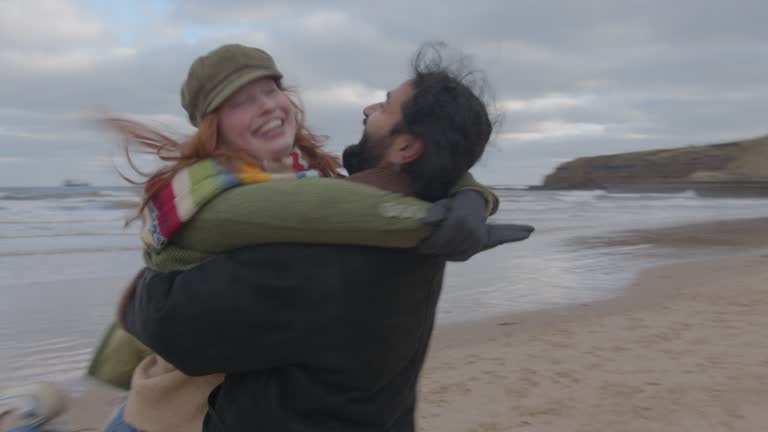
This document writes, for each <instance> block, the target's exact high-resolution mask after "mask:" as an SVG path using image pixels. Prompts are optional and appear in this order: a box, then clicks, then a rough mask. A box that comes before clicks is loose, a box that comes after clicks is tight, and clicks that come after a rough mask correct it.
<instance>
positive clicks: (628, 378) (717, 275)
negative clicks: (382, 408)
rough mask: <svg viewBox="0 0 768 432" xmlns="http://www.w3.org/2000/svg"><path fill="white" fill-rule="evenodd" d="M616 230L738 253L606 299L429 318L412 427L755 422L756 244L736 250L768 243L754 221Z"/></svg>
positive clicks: (767, 404)
mask: <svg viewBox="0 0 768 432" xmlns="http://www.w3.org/2000/svg"><path fill="white" fill-rule="evenodd" d="M623 241H624V242H625V243H622V244H651V245H653V246H660V247H676V248H701V247H720V246H725V247H729V248H733V250H734V251H738V252H739V253H740V254H741V255H740V256H733V257H727V258H718V259H708V260H704V261H697V262H688V263H682V264H673V265H668V266H664V267H659V268H655V269H651V270H648V271H645V272H643V273H642V274H641V275H640V276H639V277H638V278H637V279H636V281H635V282H634V283H633V284H632V285H631V286H630V287H629V288H628V289H627V290H626V294H625V295H623V296H621V297H619V298H615V299H612V300H607V301H599V302H594V303H590V304H583V305H578V306H568V307H564V308H560V309H554V310H548V311H541V312H534V313H526V314H516V315H509V316H505V317H499V318H496V319H493V320H485V321H482V322H475V323H466V324H461V325H454V326H447V327H442V328H439V329H438V330H437V334H436V337H435V339H434V343H433V345H432V350H431V352H430V355H429V358H428V361H427V364H426V366H425V370H424V373H423V375H422V380H421V385H420V396H419V401H420V405H419V425H420V428H419V429H420V430H422V431H442V432H450V431H457V432H458V431H473V432H481V431H537V432H538V431H583V432H588V431H589V432H592V431H627V432H633V431H637V432H640V431H643V432H644V431H659V432H666V431H669V432H673V431H675V432H676V431H684V430H691V431H745V432H746V431H758V430H767V429H768V333H766V330H765V329H767V328H768V253H765V252H761V251H760V250H759V249H751V250H752V251H753V252H752V253H751V255H748V256H744V255H743V253H744V252H745V250H749V249H747V248H765V247H768V222H766V221H765V220H751V221H744V222H733V223H732V222H727V223H712V224H700V225H688V226H685V227H677V228H665V229H661V230H649V231H646V232H640V231H638V232H633V233H627V236H625V237H624V240H623ZM631 242H637V243H631ZM617 271H618V269H617Z"/></svg>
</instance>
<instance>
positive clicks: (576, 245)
mask: <svg viewBox="0 0 768 432" xmlns="http://www.w3.org/2000/svg"><path fill="white" fill-rule="evenodd" d="M497 193H498V194H499V196H500V198H501V202H502V203H501V209H500V211H499V213H498V214H497V215H496V216H494V218H493V220H494V221H496V222H511V223H528V224H532V225H534V226H536V228H537V231H536V232H535V233H534V235H533V236H532V237H531V238H530V239H529V240H527V241H525V242H521V243H515V244H510V245H505V246H502V247H499V248H496V249H494V250H492V251H488V252H485V253H483V254H481V255H478V256H476V257H474V258H473V259H471V260H470V261H468V262H466V263H452V264H450V265H449V267H448V271H447V276H446V283H445V288H444V291H443V296H442V298H441V301H440V309H439V316H438V322H439V323H448V322H456V321H467V320H476V319H483V318H486V317H490V316H494V315H499V314H502V313H507V312H516V311H530V310H537V309H544V308H549V307H554V306H561V305H567V304H576V303H582V302H588V301H592V300H597V299H603V298H609V297H612V296H616V295H618V294H620V293H621V290H622V288H623V287H624V286H626V284H627V283H629V282H630V281H631V279H632V278H633V277H634V276H635V275H636V274H637V272H638V271H640V270H642V269H644V268H646V267H649V266H653V265H656V264H659V263H663V262H669V261H673V260H686V259H692V258H695V257H696V256H697V255H706V254H716V253H734V251H716V250H701V251H689V250H686V251H684V252H682V251H680V250H658V249H653V248H651V247H650V246H643V245H639V246H610V247H608V246H606V247H595V246H589V247H587V246H586V245H585V242H584V240H589V239H591V238H596V237H605V236H610V235H611V233H615V232H619V231H624V230H634V229H643V228H653V227H663V226H672V225H679V224H687V223H694V222H707V221H716V220H730V219H746V218H754V217H760V216H764V215H767V214H768V199H748V198H742V199H736V198H734V199H728V198H703V197H699V196H697V195H696V194H695V193H693V192H683V193H679V194H613V193H606V192H602V191H567V192H566V191H528V190H524V189H522V188H515V187H506V188H498V189H497ZM138 200H139V198H138V194H137V191H136V189H134V188H129V187H53V188H0V298H2V300H1V301H0V388H3V387H6V386H12V385H17V384H23V383H28V382H31V381H40V380H67V379H70V378H75V377H77V376H79V375H81V374H82V373H83V371H84V368H85V367H86V365H87V363H88V361H89V359H90V356H91V355H92V352H93V349H94V347H95V345H96V344H97V342H98V339H99V337H100V336H101V334H102V333H103V331H104V330H105V326H106V325H107V324H108V323H109V322H110V321H111V320H112V318H113V317H114V312H115V306H116V302H117V299H118V296H119V294H120V292H121V290H122V289H123V288H124V286H125V284H126V283H127V281H128V280H129V278H130V277H131V276H132V275H133V274H135V272H136V271H137V270H138V269H139V268H140V266H141V254H140V242H139V238H138V230H139V227H138V224H133V225H129V226H128V227H125V226H124V225H125V221H126V219H127V218H128V217H129V216H130V215H131V210H132V209H133V208H134V207H135V205H136V204H137V203H138Z"/></svg>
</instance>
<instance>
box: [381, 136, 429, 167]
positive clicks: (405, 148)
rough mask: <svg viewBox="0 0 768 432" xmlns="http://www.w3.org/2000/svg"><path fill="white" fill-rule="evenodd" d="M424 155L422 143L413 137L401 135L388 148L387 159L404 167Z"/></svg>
mask: <svg viewBox="0 0 768 432" xmlns="http://www.w3.org/2000/svg"><path fill="white" fill-rule="evenodd" d="M422 153H424V143H423V142H422V141H421V139H419V138H416V137H415V136H413V135H409V134H402V135H400V136H398V137H397V139H395V142H394V143H393V145H392V147H390V151H389V155H387V159H389V161H390V162H393V163H395V164H398V165H404V164H407V163H410V162H413V161H415V160H416V159H418V158H419V157H420V156H421V154H422Z"/></svg>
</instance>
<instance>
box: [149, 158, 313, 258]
mask: <svg viewBox="0 0 768 432" xmlns="http://www.w3.org/2000/svg"><path fill="white" fill-rule="evenodd" d="M274 165H276V166H274ZM267 170H268V171H267ZM267 170H264V169H262V168H260V167H257V166H254V165H249V164H246V163H244V162H242V161H239V162H235V163H233V164H231V166H230V165H225V164H224V163H222V162H219V161H216V160H213V159H205V160H201V161H199V162H196V163H194V164H192V165H190V166H189V167H187V168H184V169H183V170H181V171H179V172H178V173H177V174H176V175H175V176H174V177H173V179H171V181H170V182H168V183H167V184H165V185H164V186H162V187H160V189H159V190H157V192H156V193H155V194H154V195H152V197H151V198H150V200H149V202H148V203H147V206H146V208H145V209H144V211H143V213H142V222H143V227H142V231H141V238H142V241H143V242H144V247H145V248H147V249H149V250H152V251H159V250H160V249H162V248H163V247H165V246H166V245H167V244H168V241H169V240H170V239H171V237H173V235H174V234H175V233H176V232H178V231H179V229H181V227H182V226H183V225H184V223H185V222H187V221H188V220H190V219H191V218H192V217H193V216H194V215H195V213H197V211H198V210H200V209H201V208H202V207H203V206H204V205H205V204H206V203H208V202H209V201H210V200H212V199H213V198H215V197H216V196H217V195H219V194H220V193H222V192H224V191H226V190H227V189H230V188H233V187H235V186H239V185H245V184H253V183H264V182H268V181H271V180H280V179H297V178H298V179H302V178H314V177H319V176H320V174H319V172H318V171H316V170H313V169H309V165H308V164H307V163H306V162H305V161H304V159H303V158H302V156H301V153H300V152H299V151H298V150H294V151H293V152H291V154H290V155H289V156H287V157H286V158H285V159H283V160H282V161H279V162H275V163H273V166H267ZM161 181H164V180H162V179H155V180H153V181H150V182H148V183H147V185H146V187H145V188H144V192H145V193H146V194H149V193H150V192H151V191H152V190H155V188H156V187H157V185H158V183H159V182H161Z"/></svg>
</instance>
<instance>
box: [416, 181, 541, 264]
mask: <svg viewBox="0 0 768 432" xmlns="http://www.w3.org/2000/svg"><path fill="white" fill-rule="evenodd" d="M485 209H486V204H485V199H484V198H483V196H482V195H480V194H479V193H478V192H475V191H471V190H463V191H459V192H457V193H456V194H454V195H453V196H451V197H450V198H446V199H443V200H440V201H438V202H436V203H435V204H434V205H432V207H430V209H429V210H428V211H427V215H426V216H425V217H424V218H423V219H422V222H424V223H425V224H427V225H434V226H435V230H434V231H433V232H432V235H431V236H430V237H429V238H427V239H426V240H424V241H423V242H421V244H420V245H419V247H418V250H419V252H421V253H424V254H428V255H439V256H442V257H444V258H445V259H447V260H448V261H466V260H468V259H470V258H471V257H472V256H473V255H475V254H477V253H480V252H482V251H484V250H488V249H492V248H494V247H496V246H498V245H501V244H504V243H510V242H516V241H521V240H525V239H527V238H528V237H530V235H531V233H533V231H534V228H533V227H532V226H530V225H517V224H498V225H491V224H488V223H486V213H485Z"/></svg>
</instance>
